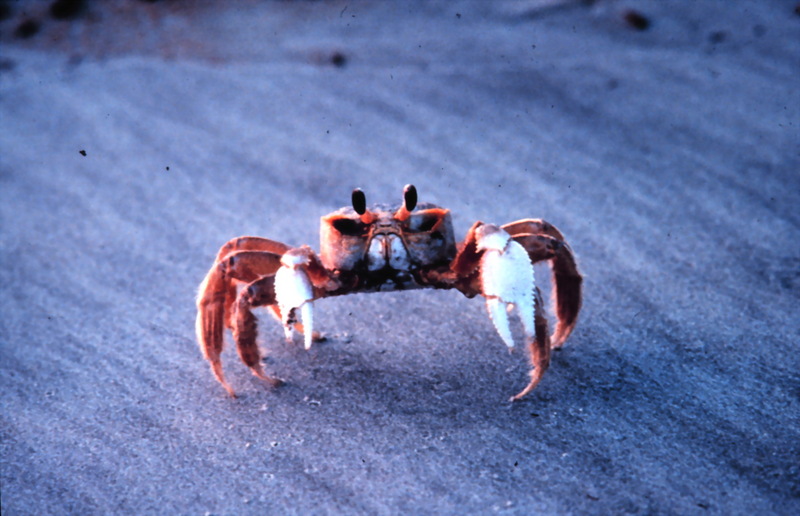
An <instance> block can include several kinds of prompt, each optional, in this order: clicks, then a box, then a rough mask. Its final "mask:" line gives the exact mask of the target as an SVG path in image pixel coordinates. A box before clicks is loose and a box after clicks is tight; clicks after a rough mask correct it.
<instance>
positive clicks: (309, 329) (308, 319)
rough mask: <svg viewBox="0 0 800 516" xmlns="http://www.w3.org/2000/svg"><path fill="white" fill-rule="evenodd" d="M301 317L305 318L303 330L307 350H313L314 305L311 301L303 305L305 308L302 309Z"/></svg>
mask: <svg viewBox="0 0 800 516" xmlns="http://www.w3.org/2000/svg"><path fill="white" fill-rule="evenodd" d="M300 315H301V317H302V318H303V330H304V331H305V335H303V337H304V339H305V341H304V345H305V347H306V349H311V343H312V342H314V304H313V303H312V302H311V301H309V302H307V303H303V306H301V307H300Z"/></svg>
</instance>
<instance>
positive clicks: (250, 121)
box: [0, 0, 800, 515]
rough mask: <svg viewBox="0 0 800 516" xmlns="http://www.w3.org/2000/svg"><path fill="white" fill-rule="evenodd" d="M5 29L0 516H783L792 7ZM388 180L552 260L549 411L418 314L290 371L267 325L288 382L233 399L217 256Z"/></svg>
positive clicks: (288, 5) (8, 6) (798, 46)
mask: <svg viewBox="0 0 800 516" xmlns="http://www.w3.org/2000/svg"><path fill="white" fill-rule="evenodd" d="M54 4H58V5H54ZM76 4H77V7H76ZM0 5H2V15H3V16H2V18H3V19H2V20H0V313H2V317H0V439H1V442H2V447H1V448H0V459H1V461H2V462H1V463H0V480H2V511H3V514H9V515H11V514H41V513H49V514H64V513H80V514H86V513H137V514H146V513H182V514H207V513H211V514H244V513H253V514H264V513H276V514H277V513H280V514H285V513H298V514H300V513H308V512H314V513H322V514H325V513H342V512H344V513H353V512H357V513H378V514H391V513H413V514H420V513H423V514H424V513H438V514H443V513H444V514H446V513H459V514H461V513H490V512H503V513H505V512H508V513H518V514H528V513H534V512H548V513H579V514H580V513H600V514H609V513H646V514H652V513H675V514H710V513H714V514H732V513H733V514H753V513H759V514H764V513H777V514H797V513H798V512H800V498H799V497H800V444H798V443H800V374H799V371H800V368H799V367H798V366H800V358H799V357H798V329H799V326H800V325H798V316H797V314H798V312H797V305H798V302H799V301H800V299H798V294H799V293H800V212H798V205H800V174H799V173H798V170H800V137H798V135H799V134H800V131H798V123H799V122H800V93H798V92H800V79H798V77H799V76H798V72H797V71H798V70H800V16H799V15H798V14H797V11H798V6H797V3H796V2H793V1H779V0H770V1H764V0H758V1H739V2H735V6H734V5H733V3H731V2H728V1H689V0H686V1H673V2H660V1H655V0H653V1H636V0H628V1H602V0H600V1H596V2H581V1H563V0H562V1H543V0H539V1H521V0H519V1H513V0H498V1H495V2H483V1H479V0H473V1H457V2H444V1H442V2H418V1H411V2H402V3H389V2H378V1H362V2H346V1H333V2H306V1H285V2H277V1H237V2H191V3H190V2H179V1H172V2H170V1H164V2H136V1H121V0H116V1H109V2H103V3H100V2H97V3H94V2H92V3H89V2H66V3H65V2H55V3H54V2H44V1H39V2H37V1H30V2H13V1H12V2H3V3H2V4H0ZM64 9H66V11H64ZM84 154H85V155H84ZM406 183H414V184H415V185H416V186H417V188H418V191H419V194H420V201H421V202H434V203H437V204H440V205H442V206H446V207H448V208H450V209H451V210H452V212H453V216H454V222H455V225H456V232H457V233H458V236H459V238H460V237H461V236H463V234H464V233H465V232H466V230H467V228H468V227H469V226H470V225H471V224H472V222H473V221H475V220H483V221H485V222H494V223H505V222H509V221H512V220H515V219H519V218H525V217H542V218H545V219H547V220H549V221H550V222H552V223H553V224H555V225H557V226H558V227H559V228H560V229H561V230H562V231H563V232H564V233H565V234H566V236H567V238H568V240H569V242H570V243H571V244H572V246H573V248H574V250H575V251H576V253H577V255H578V258H579V261H580V266H581V269H582V271H583V273H584V274H585V277H586V281H585V286H586V287H585V304H584V310H583V312H582V314H581V320H580V322H579V324H578V327H577V329H576V331H575V333H574V335H573V337H572V338H571V340H570V341H569V342H568V343H567V344H566V346H565V348H564V349H563V351H560V352H558V353H556V354H555V357H554V360H553V363H552V365H551V368H550V370H549V371H548V373H547V375H546V376H545V378H544V380H543V381H542V383H541V384H540V386H539V387H538V388H537V389H536V390H535V391H534V392H533V393H532V394H531V395H530V396H529V397H528V398H526V399H525V400H524V401H523V402H520V403H516V404H509V403H508V402H507V401H506V400H507V399H508V397H509V396H510V395H511V394H513V393H515V392H517V391H518V390H519V389H521V388H522V387H523V386H524V385H525V383H526V381H527V376H526V372H527V357H526V356H525V353H523V352H520V351H517V352H516V353H514V354H509V353H508V352H507V351H506V349H505V346H504V345H503V343H502V341H501V340H500V339H499V337H498V336H497V335H496V334H495V331H494V329H493V327H492V324H491V322H490V320H489V318H488V317H487V316H486V314H485V309H484V307H483V304H482V303H481V302H480V301H479V300H467V299H465V298H463V297H461V296H460V295H459V294H458V293H455V292H440V291H415V292H405V293H391V294H371V295H360V296H345V297H342V298H337V299H329V300H323V301H320V302H318V303H317V304H316V307H317V320H318V326H319V328H320V329H321V330H323V331H325V332H326V334H327V335H328V337H329V338H328V340H327V341H326V342H324V343H321V344H319V345H317V346H316V347H315V348H314V349H312V350H311V351H310V352H306V351H304V350H303V349H302V345H301V344H300V342H299V341H298V342H296V343H295V344H294V345H288V344H286V343H284V342H283V338H282V332H281V329H280V327H279V326H278V324H276V323H275V322H274V321H273V320H272V319H271V318H270V317H268V316H267V315H266V314H261V330H262V331H261V336H260V340H259V343H260V345H261V346H262V349H263V350H264V351H265V353H268V354H269V356H268V358H267V360H266V364H265V365H266V369H267V371H268V372H270V373H272V374H276V375H278V376H281V377H283V378H285V379H287V380H288V382H289V383H288V384H287V385H286V386H284V387H282V388H280V389H278V390H270V389H268V388H266V387H265V386H264V385H263V384H262V383H260V382H259V381H258V380H256V379H255V378H253V377H252V376H251V375H250V374H249V372H248V370H247V369H246V367H245V366H244V365H243V364H242V363H241V362H240V361H239V360H238V358H237V357H236V353H235V351H234V350H233V349H230V347H229V349H228V350H226V352H225V355H224V365H225V367H226V373H227V375H228V378H229V380H230V382H231V383H232V385H233V387H234V388H235V389H236V390H237V391H238V392H239V393H240V395H241V397H240V398H239V399H237V400H231V399H228V398H227V397H226V396H225V394H224V391H223V390H222V388H221V387H220V386H219V385H218V384H217V383H216V381H215V380H214V378H213V377H212V375H211V373H210V371H209V370H208V366H207V364H206V363H205V361H204V360H203V359H202V357H201V355H200V352H199V350H198V348H197V344H196V342H195V337H194V317H195V307H194V296H195V293H196V288H197V286H198V284H199V283H200V281H201V279H202V278H203V275H204V274H205V273H206V271H207V270H208V267H209V266H210V265H211V261H212V260H213V257H214V255H215V253H216V251H217V249H218V247H219V246H220V245H221V244H222V243H224V242H225V241H226V240H227V239H228V238H230V237H233V236H238V235H244V234H256V235H263V236H267V237H270V238H273V239H276V240H281V241H283V242H286V243H289V244H292V245H300V244H303V243H309V244H311V245H312V246H314V247H315V248H316V247H317V245H318V243H317V242H318V218H319V217H320V216H322V215H324V214H326V213H328V212H330V211H332V210H334V209H336V208H338V207H339V206H342V205H346V204H348V202H349V193H350V190H351V189H352V188H354V187H356V186H358V187H361V188H362V189H364V191H365V192H366V194H367V197H368V200H370V201H373V202H378V201H385V202H399V200H400V196H401V190H402V187H403V185H404V184H406ZM537 273H538V276H537V278H538V280H539V282H540V283H542V284H546V282H547V281H548V279H547V276H548V273H547V269H546V267H545V268H539V269H537ZM550 313H552V310H551V311H550Z"/></svg>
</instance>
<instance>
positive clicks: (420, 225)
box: [408, 214, 439, 233]
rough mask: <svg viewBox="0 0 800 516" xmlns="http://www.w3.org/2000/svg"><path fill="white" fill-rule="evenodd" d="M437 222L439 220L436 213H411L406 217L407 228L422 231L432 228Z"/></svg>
mask: <svg viewBox="0 0 800 516" xmlns="http://www.w3.org/2000/svg"><path fill="white" fill-rule="evenodd" d="M437 222H439V217H437V216H436V215H421V214H420V215H416V214H412V215H411V217H409V219H408V229H410V230H411V231H419V232H420V233H423V232H425V231H430V230H431V229H433V226H435V225H436V223H437Z"/></svg>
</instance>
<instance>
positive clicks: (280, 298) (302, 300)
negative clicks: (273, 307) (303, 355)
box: [275, 247, 314, 349]
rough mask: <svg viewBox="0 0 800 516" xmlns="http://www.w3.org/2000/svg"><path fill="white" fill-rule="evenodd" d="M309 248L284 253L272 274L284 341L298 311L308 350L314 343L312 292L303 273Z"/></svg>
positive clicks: (290, 332)
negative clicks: (284, 334) (278, 265)
mask: <svg viewBox="0 0 800 516" xmlns="http://www.w3.org/2000/svg"><path fill="white" fill-rule="evenodd" d="M311 252H312V251H311V249H309V248H307V247H299V248H296V249H292V250H290V251H287V252H286V253H285V254H284V255H283V256H282V257H281V268H280V269H278V271H277V272H276V273H275V298H276V301H277V302H278V308H279V310H280V313H281V315H282V321H281V322H282V323H283V328H284V331H285V332H286V337H287V339H291V335H292V324H293V323H294V322H295V321H294V318H295V316H296V310H297V309H298V308H299V309H300V316H301V318H302V322H303V330H304V340H305V342H304V344H305V348H306V349H310V348H311V343H312V342H313V340H314V310H313V306H312V305H313V300H314V289H313V287H312V284H311V280H310V279H309V277H308V274H307V273H306V271H305V267H306V266H308V264H309V260H310V253H311Z"/></svg>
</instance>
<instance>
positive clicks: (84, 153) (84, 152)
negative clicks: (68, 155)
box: [78, 150, 86, 156]
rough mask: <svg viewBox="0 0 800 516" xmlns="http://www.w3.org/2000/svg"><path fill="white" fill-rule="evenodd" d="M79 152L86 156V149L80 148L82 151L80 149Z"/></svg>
mask: <svg viewBox="0 0 800 516" xmlns="http://www.w3.org/2000/svg"><path fill="white" fill-rule="evenodd" d="M78 152H80V153H81V156H86V151H85V150H80V151H78Z"/></svg>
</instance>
